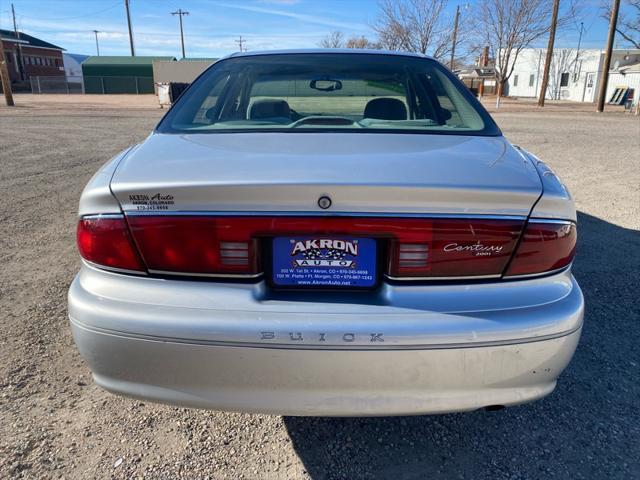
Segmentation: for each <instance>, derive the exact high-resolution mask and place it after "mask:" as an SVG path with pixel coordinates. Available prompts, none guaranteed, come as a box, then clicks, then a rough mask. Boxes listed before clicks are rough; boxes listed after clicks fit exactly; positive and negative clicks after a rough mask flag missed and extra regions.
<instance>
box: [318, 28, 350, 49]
mask: <svg viewBox="0 0 640 480" xmlns="http://www.w3.org/2000/svg"><path fill="white" fill-rule="evenodd" d="M320 46H321V47H322V48H343V47H344V34H343V33H342V32H340V31H338V30H335V31H333V32H331V33H330V34H329V35H327V36H326V37H324V38H323V39H322V40H320Z"/></svg>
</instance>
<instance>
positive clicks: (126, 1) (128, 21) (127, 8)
mask: <svg viewBox="0 0 640 480" xmlns="http://www.w3.org/2000/svg"><path fill="white" fill-rule="evenodd" d="M124 8H125V10H126V11H127V24H128V25H129V45H131V56H132V57H135V56H136V51H135V49H134V48H133V30H132V28H131V13H130V12H129V0H124Z"/></svg>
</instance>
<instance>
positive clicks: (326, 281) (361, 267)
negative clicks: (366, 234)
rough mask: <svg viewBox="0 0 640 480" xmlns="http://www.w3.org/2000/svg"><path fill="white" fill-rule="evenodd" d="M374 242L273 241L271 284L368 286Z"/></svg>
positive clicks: (341, 239)
mask: <svg viewBox="0 0 640 480" xmlns="http://www.w3.org/2000/svg"><path fill="white" fill-rule="evenodd" d="M376 256H377V254H376V241H375V240H373V239H371V238H350V237H333V236H319V237H277V238H274V239H273V282H274V284H276V285H281V286H300V287H303V286H304V287H314V286H315V287H372V286H374V285H375V283H376Z"/></svg>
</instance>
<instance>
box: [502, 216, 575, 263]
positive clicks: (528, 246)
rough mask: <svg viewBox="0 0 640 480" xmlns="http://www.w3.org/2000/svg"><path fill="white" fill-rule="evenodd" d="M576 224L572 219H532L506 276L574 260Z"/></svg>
mask: <svg viewBox="0 0 640 480" xmlns="http://www.w3.org/2000/svg"><path fill="white" fill-rule="evenodd" d="M576 239H577V233H576V225H575V224H574V223H569V222H566V223H565V222H560V223H547V222H535V221H534V222H530V223H529V224H528V225H527V228H526V229H525V231H524V234H523V236H522V241H521V242H520V246H519V247H518V250H517V251H516V254H515V255H514V257H513V260H512V261H511V264H510V265H509V268H508V270H507V272H506V274H505V276H511V275H531V274H536V273H543V272H549V271H552V270H558V269H560V268H564V267H566V266H567V265H569V264H570V263H571V262H572V261H573V257H574V255H575V251H576Z"/></svg>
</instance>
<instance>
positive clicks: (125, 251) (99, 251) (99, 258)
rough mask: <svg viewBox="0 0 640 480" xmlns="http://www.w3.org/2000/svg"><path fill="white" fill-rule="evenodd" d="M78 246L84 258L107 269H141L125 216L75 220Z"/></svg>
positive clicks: (141, 270)
mask: <svg viewBox="0 0 640 480" xmlns="http://www.w3.org/2000/svg"><path fill="white" fill-rule="evenodd" d="M77 240H78V249H79V250H80V255H82V258H84V259H85V260H88V261H89V262H92V263H95V264H97V265H102V266H105V267H110V268H118V269H122V270H132V271H140V272H143V271H144V267H143V265H142V263H141V261H140V259H139V257H138V254H137V253H136V250H135V247H134V245H133V242H132V241H131V238H130V236H129V230H128V229H127V224H126V222H125V219H124V217H121V216H115V217H101V216H96V217H86V218H82V219H80V221H79V222H78V231H77Z"/></svg>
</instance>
